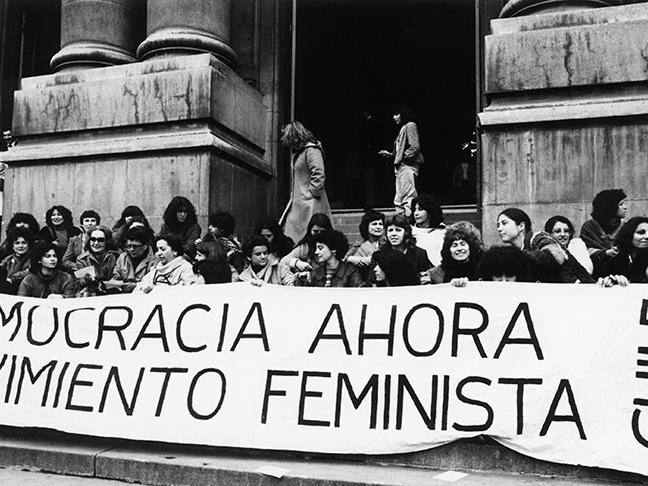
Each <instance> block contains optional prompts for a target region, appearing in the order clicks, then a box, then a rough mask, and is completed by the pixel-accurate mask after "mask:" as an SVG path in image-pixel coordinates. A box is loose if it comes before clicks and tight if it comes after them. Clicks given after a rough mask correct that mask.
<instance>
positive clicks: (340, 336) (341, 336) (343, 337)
mask: <svg viewBox="0 0 648 486" xmlns="http://www.w3.org/2000/svg"><path fill="white" fill-rule="evenodd" d="M334 313H335V316H336V318H337V323H338V329H339V331H340V332H339V333H337V334H335V333H334V334H324V331H325V330H326V327H327V326H328V324H329V322H330V321H331V317H333V314H334ZM323 339H333V340H336V341H342V343H343V344H344V351H345V353H346V354H348V355H350V354H351V346H350V345H349V339H348V338H347V333H346V328H345V327H344V317H342V309H341V308H340V304H333V305H331V308H330V309H329V311H328V313H327V314H326V317H325V318H324V322H322V325H321V326H320V329H319V331H317V336H315V339H314V340H313V343H312V344H311V345H310V348H309V349H308V353H309V354H312V353H314V352H315V348H317V345H318V344H319V342H320V341H321V340H323Z"/></svg>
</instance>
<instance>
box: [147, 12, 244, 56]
mask: <svg viewBox="0 0 648 486" xmlns="http://www.w3.org/2000/svg"><path fill="white" fill-rule="evenodd" d="M230 18H231V5H230V0H148V6H147V35H148V37H147V38H146V40H144V42H142V43H141V44H140V46H139V47H138V49H137V57H138V58H139V59H148V58H151V57H156V56H164V55H186V54H199V53H204V52H207V53H210V54H213V55H214V56H216V58H218V59H219V60H221V61H222V62H224V63H225V64H227V65H228V66H233V65H234V64H236V53H235V52H234V50H233V49H232V48H231V47H230Z"/></svg>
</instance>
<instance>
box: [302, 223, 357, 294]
mask: <svg viewBox="0 0 648 486" xmlns="http://www.w3.org/2000/svg"><path fill="white" fill-rule="evenodd" d="M313 239H314V241H315V261H316V262H317V263H318V265H317V266H316V267H315V268H313V269H312V270H311V271H310V274H309V275H308V278H307V285H308V286H310V287H364V285H365V283H364V281H363V280H362V277H361V276H360V272H358V270H357V269H356V268H355V267H354V266H353V265H351V264H350V263H346V262H344V261H342V257H343V256H344V255H346V252H347V251H348V249H349V242H348V241H347V238H346V236H344V233H342V232H340V231H335V230H326V231H322V232H321V233H318V234H317V235H316V236H315V237H314V238H313Z"/></svg>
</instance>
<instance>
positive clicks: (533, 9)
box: [500, 0, 637, 18]
mask: <svg viewBox="0 0 648 486" xmlns="http://www.w3.org/2000/svg"><path fill="white" fill-rule="evenodd" d="M626 3H637V2H628V1H624V0H510V1H509V2H508V3H507V4H506V5H504V8H502V11H501V13H500V17H501V18H504V17H519V16H522V15H534V14H540V13H548V12H561V11H562V12H564V11H569V10H581V9H583V8H596V7H612V6H615V5H623V4H626Z"/></svg>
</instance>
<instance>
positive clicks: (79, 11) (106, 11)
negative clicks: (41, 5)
mask: <svg viewBox="0 0 648 486" xmlns="http://www.w3.org/2000/svg"><path fill="white" fill-rule="evenodd" d="M142 14H143V8H142V2H140V1H138V0H62V2H61V50H60V51H59V52H57V53H56V54H55V55H54V57H52V60H51V61H50V65H51V66H52V69H53V70H55V71H64V70H77V69H87V68H92V67H102V66H112V65H115V64H124V63H128V62H134V61H136V59H135V49H136V47H137V44H138V42H139V41H140V40H141V37H140V36H138V35H137V31H138V27H139V26H140V25H141V23H142V21H143V18H142V17H143V16H142Z"/></svg>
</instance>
